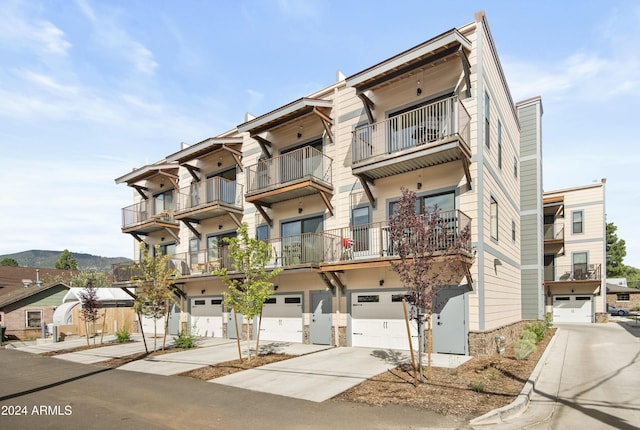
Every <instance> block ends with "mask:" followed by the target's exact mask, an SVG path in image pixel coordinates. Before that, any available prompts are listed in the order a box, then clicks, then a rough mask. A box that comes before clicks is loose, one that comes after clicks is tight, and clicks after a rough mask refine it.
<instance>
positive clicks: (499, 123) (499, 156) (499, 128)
mask: <svg viewBox="0 0 640 430" xmlns="http://www.w3.org/2000/svg"><path fill="white" fill-rule="evenodd" d="M498 168H499V169H502V123H501V122H500V121H498Z"/></svg>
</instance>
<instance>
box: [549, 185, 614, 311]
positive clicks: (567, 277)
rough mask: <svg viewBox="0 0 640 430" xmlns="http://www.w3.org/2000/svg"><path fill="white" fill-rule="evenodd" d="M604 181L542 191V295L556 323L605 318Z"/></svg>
mask: <svg viewBox="0 0 640 430" xmlns="http://www.w3.org/2000/svg"><path fill="white" fill-rule="evenodd" d="M605 183H606V180H605V179H602V181H601V182H598V183H594V184H590V185H585V186H581V187H575V188H568V189H564V190H557V191H549V192H545V193H544V236H543V237H544V257H543V258H544V263H543V264H544V274H543V276H544V287H545V291H544V294H545V296H546V298H545V309H546V312H552V313H553V321H554V322H587V323H589V322H602V321H606V320H607V313H606V311H607V300H606V299H607V297H606V296H607V294H606V218H605Z"/></svg>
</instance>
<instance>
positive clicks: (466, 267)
mask: <svg viewBox="0 0 640 430" xmlns="http://www.w3.org/2000/svg"><path fill="white" fill-rule="evenodd" d="M540 115H541V112H540ZM520 140H521V139H520V125H519V118H518V112H517V109H516V106H515V105H514V103H513V101H512V99H511V95H510V92H509V87H508V85H507V82H506V78H505V76H504V73H503V71H502V68H501V65H500V61H499V59H498V55H497V52H496V48H495V45H494V42H493V39H492V37H491V33H490V30H489V27H488V24H487V21H486V18H485V16H484V13H481V12H480V13H478V14H476V16H475V20H474V21H473V22H472V23H470V24H467V25H465V26H462V27H460V28H456V29H453V30H450V31H447V32H445V33H442V34H440V35H438V36H436V37H433V38H432V39H429V40H427V41H426V42H424V43H422V44H420V45H418V46H415V47H413V48H411V49H409V50H406V51H404V52H402V53H400V54H398V55H396V56H394V57H392V58H389V59H386V60H384V61H382V62H380V63H378V64H376V65H374V66H372V67H370V68H368V69H366V70H363V71H361V72H358V73H356V74H353V75H351V76H349V77H344V76H342V75H341V74H340V73H338V76H337V79H336V82H335V83H334V84H333V85H331V86H329V87H327V88H325V89H323V90H321V91H318V92H316V93H314V94H310V95H308V96H306V97H303V98H301V99H298V100H295V101H293V102H291V103H289V104H287V105H285V106H282V107H280V108H278V109H275V110H273V111H271V112H268V113H265V114H263V115H260V116H258V117H247V118H246V120H245V122H244V123H242V124H240V125H239V126H238V127H237V128H236V129H234V130H232V131H229V132H227V133H225V134H222V135H219V136H216V137H213V138H210V139H207V140H204V141H202V142H199V143H197V144H194V145H192V146H187V147H183V148H182V149H181V150H180V151H178V152H176V153H174V154H171V155H169V156H167V157H166V158H165V159H164V160H161V161H160V162H158V163H155V164H152V165H148V166H145V167H142V168H139V169H135V170H133V171H132V172H130V173H128V174H126V175H124V176H121V177H120V178H117V179H116V182H117V183H124V184H127V185H129V186H131V187H132V188H134V190H135V195H136V198H135V200H136V202H135V204H134V205H133V206H130V207H127V208H124V209H123V225H122V231H123V232H124V233H128V234H131V235H132V236H133V237H134V238H135V239H136V241H137V242H138V243H140V242H145V243H146V244H148V245H151V246H153V245H156V244H159V245H160V247H161V252H163V253H167V254H172V255H173V258H172V262H173V264H174V266H175V267H176V268H178V269H179V271H180V273H181V276H180V279H179V280H178V282H177V285H178V287H179V292H180V294H181V295H182V298H181V300H182V311H181V312H179V311H176V313H175V315H174V318H173V319H172V322H171V324H170V330H174V331H177V330H179V328H180V326H181V325H182V328H186V327H188V328H189V329H190V330H192V332H194V333H198V334H200V335H206V336H216V337H228V338H234V337H236V336H237V333H236V329H235V325H234V324H231V323H229V322H230V321H231V318H232V315H231V312H227V310H226V309H223V307H222V295H223V293H224V291H225V286H224V285H223V283H222V282H221V280H220V279H218V278H217V277H216V276H213V275H212V273H211V271H212V270H213V269H214V268H216V267H221V266H224V267H229V268H230V267H231V265H230V261H229V259H228V255H227V253H226V247H225V246H224V244H223V238H224V237H228V236H232V235H234V234H235V230H236V229H237V227H238V226H239V225H240V224H241V223H242V222H246V223H247V224H248V225H249V228H250V231H251V232H253V234H255V236H256V237H257V238H259V239H261V240H265V241H268V242H269V243H270V245H271V247H272V250H273V255H272V259H271V262H270V265H271V266H273V267H276V266H279V267H284V268H285V270H284V271H283V272H282V273H280V274H279V275H278V276H277V277H276V278H274V283H275V286H274V290H275V294H274V296H273V298H272V299H270V300H269V301H268V302H267V303H265V306H264V311H263V318H262V326H261V329H262V332H261V335H260V336H261V339H270V340H282V341H295V342H309V343H318V344H331V345H349V346H367V347H378V348H400V349H406V348H408V340H407V335H406V327H405V323H404V313H403V308H402V298H403V293H404V288H403V286H402V284H401V282H400V281H399V279H398V276H397V275H396V274H395V272H393V271H392V270H391V267H390V263H389V262H390V260H393V259H395V258H397V255H396V252H395V251H394V245H393V243H392V241H391V239H390V236H389V228H388V220H389V217H390V216H391V215H392V214H393V212H394V210H395V207H396V205H397V202H398V200H399V198H400V195H401V191H400V189H401V187H406V188H408V189H410V190H412V191H415V192H416V193H417V195H418V200H419V205H418V206H419V207H417V208H416V210H417V211H420V212H428V211H430V210H433V208H434V207H435V206H436V205H437V207H438V208H439V209H440V210H442V213H443V216H444V217H445V219H447V220H448V226H449V227H448V228H449V229H451V233H454V232H455V231H458V230H459V229H462V228H465V227H469V228H470V231H471V239H470V240H469V241H468V243H464V244H461V246H460V247H459V249H460V251H458V252H457V254H456V258H457V261H459V263H460V267H461V270H460V273H459V275H460V276H459V282H458V283H454V285H449V286H447V288H446V289H444V290H443V291H442V292H441V293H440V295H439V297H438V298H437V299H436V307H435V309H436V313H435V314H434V316H433V339H434V344H433V346H434V351H435V352H445V353H454V354H483V353H490V352H492V351H493V350H495V346H496V345H495V339H496V337H497V336H510V335H511V334H512V333H515V332H517V330H513V328H514V327H517V326H518V325H519V324H521V321H522V314H521V308H522V300H523V298H522V293H521V271H520V269H521V245H520V240H521V237H520V228H521V227H520V223H521V221H520V220H521V208H520V200H521V197H520V193H521V190H520V177H519V166H520V144H521V143H520ZM449 237H450V238H453V237H455V235H454V234H450V235H449ZM449 240H453V239H449ZM446 245H447V243H446V241H445V242H444V243H443V250H444V249H446ZM434 264H436V265H437V264H440V263H439V261H438V260H437V259H436V260H435V261H434ZM115 269H116V270H115V273H114V275H115V277H116V279H117V281H119V282H123V283H126V282H127V281H128V280H130V279H131V273H128V271H127V270H126V269H125V270H121V269H122V268H115ZM245 323H246V321H245ZM253 329H254V331H255V329H256V328H255V327H254V328H253Z"/></svg>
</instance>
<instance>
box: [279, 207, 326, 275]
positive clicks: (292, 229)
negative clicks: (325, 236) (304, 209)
mask: <svg viewBox="0 0 640 430" xmlns="http://www.w3.org/2000/svg"><path fill="white" fill-rule="evenodd" d="M322 221H323V217H322V216H318V217H312V218H306V219H301V220H296V221H290V222H285V223H282V224H281V225H280V228H281V233H282V239H281V249H280V252H279V254H280V255H282V258H283V263H284V264H285V265H296V264H307V263H312V262H319V261H320V259H321V256H322V240H321V238H320V237H319V236H318V235H317V234H316V233H320V232H321V231H322Z"/></svg>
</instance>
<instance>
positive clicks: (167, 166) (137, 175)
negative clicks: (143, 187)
mask: <svg viewBox="0 0 640 430" xmlns="http://www.w3.org/2000/svg"><path fill="white" fill-rule="evenodd" d="M156 175H165V176H169V177H172V178H175V179H177V178H178V163H161V164H150V165H147V166H144V167H141V168H139V169H134V170H132V171H131V172H129V173H127V174H126V175H123V176H120V177H119V178H116V180H115V181H116V184H124V183H126V184H127V185H132V184H135V183H136V182H139V181H143V180H145V179H149V178H151V177H153V176H156Z"/></svg>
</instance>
